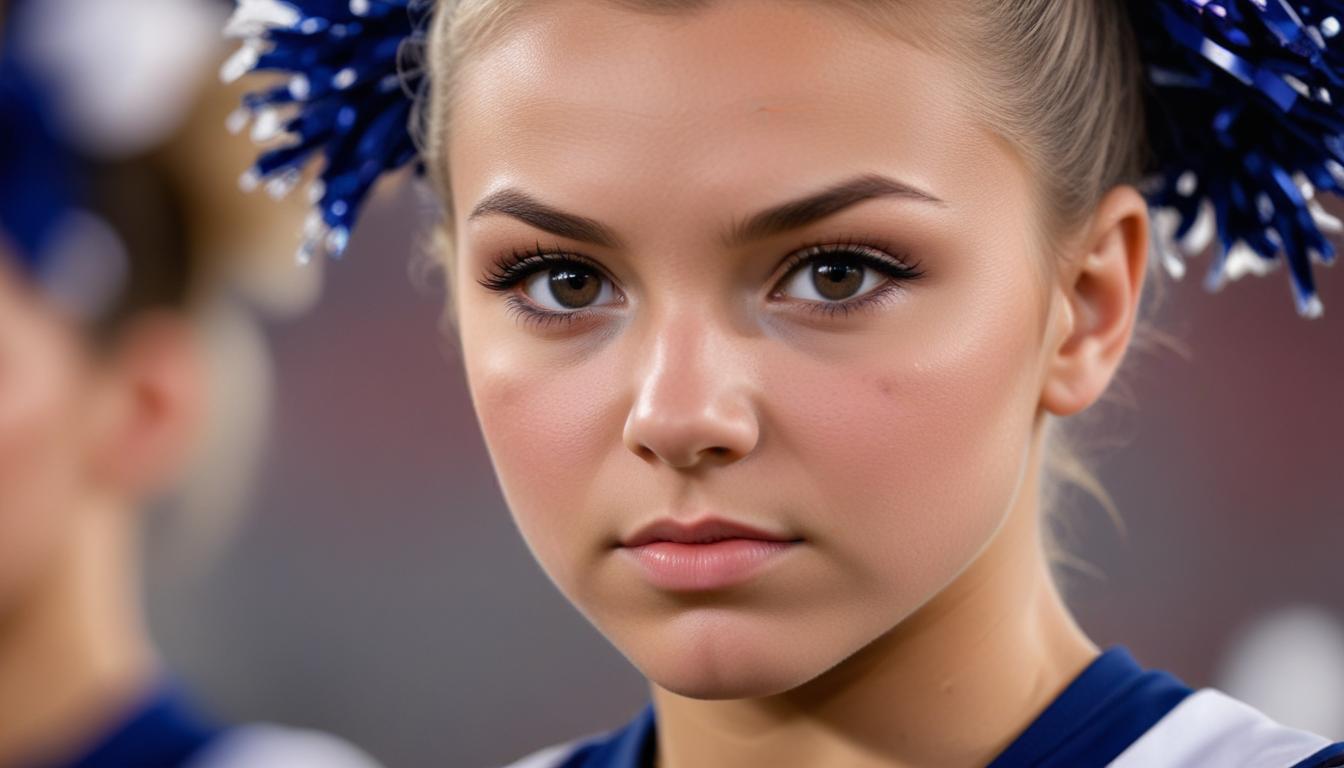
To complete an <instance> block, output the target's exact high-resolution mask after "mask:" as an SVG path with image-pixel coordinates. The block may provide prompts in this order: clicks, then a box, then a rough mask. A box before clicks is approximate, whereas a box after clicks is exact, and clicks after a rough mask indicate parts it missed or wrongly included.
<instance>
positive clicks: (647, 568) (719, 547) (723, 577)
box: [619, 518, 803, 592]
mask: <svg viewBox="0 0 1344 768" xmlns="http://www.w3.org/2000/svg"><path fill="white" fill-rule="evenodd" d="M802 543H803V539H801V538H798V537H792V536H788V535H785V534H779V533H774V532H771V531H768V530H765V529H764V528H759V527H756V526H751V525H746V524H743V523H738V522H736V521H731V520H726V519H723V518H703V519H701V520H698V521H696V522H694V523H682V522H679V521H676V520H673V519H670V518H662V519H660V520H656V521H654V522H653V523H652V524H650V525H647V526H645V527H643V528H641V529H640V530H638V531H636V532H635V533H633V534H631V535H630V536H627V537H626V538H624V539H622V540H621V543H620V546H619V551H620V553H621V554H622V555H623V556H625V557H627V558H628V559H629V560H631V561H632V562H633V563H634V564H635V565H636V566H637V568H638V570H639V571H640V573H641V574H642V575H643V576H644V578H645V580H647V581H648V582H649V583H650V584H651V585H652V586H654V587H655V588H658V589H663V590H667V591H674V592H690V591H702V590H710V589H722V588H725V587H729V586H733V585H736V584H740V583H742V582H745V581H747V580H749V579H751V578H753V577H754V576H756V575H757V574H759V573H760V572H761V571H762V570H763V569H764V568H765V567H766V566H768V565H770V564H772V563H774V562H776V561H778V560H780V559H782V556H784V555H785V554H787V553H788V552H789V551H791V550H794V549H797V548H798V547H799V546H800V545H801V544H802Z"/></svg>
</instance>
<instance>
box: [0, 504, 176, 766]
mask: <svg viewBox="0 0 1344 768" xmlns="http://www.w3.org/2000/svg"><path fill="white" fill-rule="evenodd" d="M119 512H120V511H119V510H108V509H98V510H88V511H86V512H85V513H84V514H82V515H81V516H80V517H79V519H78V520H77V522H76V525H75V526H74V528H75V529H76V530H73V531H70V532H69V533H68V535H67V536H66V540H65V541H63V542H62V545H61V547H60V550H59V552H58V553H56V554H54V555H53V556H52V557H51V558H50V559H49V562H47V563H46V564H45V567H44V568H43V570H42V571H40V572H39V573H37V574H35V575H34V578H33V579H32V580H31V581H29V582H28V583H26V584H25V585H24V587H23V589H22V590H21V593H20V595H19V596H18V599H17V602H15V603H12V604H11V605H8V606H6V607H5V611H4V612H3V613H0V712H3V713H5V714H4V721H5V723H4V727H3V728H0V768H4V767H5V766H12V765H17V764H20V763H23V764H31V762H33V761H36V762H38V763H39V764H40V763H45V762H60V761H62V760H64V759H68V758H70V757H71V756H72V753H73V752H78V751H79V750H80V749H81V748H83V747H84V745H86V744H88V743H89V742H90V741H91V740H93V739H96V738H97V737H98V735H99V734H100V733H101V732H102V731H103V730H104V729H105V728H107V727H109V726H110V725H111V724H112V723H113V722H114V720H115V718H116V717H117V716H118V715H119V714H120V713H122V712H123V711H124V710H125V708H126V707H127V706H129V705H130V704H131V703H132V702H133V701H134V700H135V699H136V697H138V696H140V695H142V694H143V692H144V691H145V690H146V689H147V688H148V687H149V686H150V684H151V681H152V680H153V678H154V674H155V672H154V667H155V663H154V657H153V652H152V649H151V646H150V643H149V640H148V636H147V634H146V632H145V631H144V629H143V623H142V620H141V607H140V603H139V599H138V590H137V589H136V585H137V582H138V578H137V571H136V569H135V567H134V565H133V564H134V563H135V562H137V558H136V542H135V534H136V531H135V527H134V525H133V522H134V521H133V515H129V514H120V513H119Z"/></svg>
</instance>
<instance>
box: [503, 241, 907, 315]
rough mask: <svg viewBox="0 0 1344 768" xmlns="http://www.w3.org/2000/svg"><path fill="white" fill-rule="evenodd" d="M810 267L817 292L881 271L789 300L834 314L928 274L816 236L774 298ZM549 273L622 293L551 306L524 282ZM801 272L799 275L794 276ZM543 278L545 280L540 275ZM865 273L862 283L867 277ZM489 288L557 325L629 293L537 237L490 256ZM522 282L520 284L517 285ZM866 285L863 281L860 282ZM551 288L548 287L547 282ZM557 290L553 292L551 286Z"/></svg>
mask: <svg viewBox="0 0 1344 768" xmlns="http://www.w3.org/2000/svg"><path fill="white" fill-rule="evenodd" d="M808 269H810V270H811V271H812V273H811V275H810V277H811V281H812V283H811V285H810V286H805V287H808V288H810V289H811V290H812V292H813V293H815V294H817V295H818V296H820V295H821V292H820V291H818V290H817V288H821V289H823V290H828V291H829V290H832V289H834V288H835V287H837V286H840V287H844V285H845V284H846V283H843V282H841V281H847V283H851V284H852V283H853V276H854V275H855V274H860V275H872V274H874V273H875V274H876V275H877V276H880V277H881V278H883V279H882V281H881V282H880V283H877V284H876V285H873V286H871V287H869V288H868V289H867V290H865V291H863V292H862V293H860V294H858V295H857V296H853V297H845V298H842V299H838V300H811V299H803V300H794V301H790V302H788V303H791V304H796V305H798V306H799V307H800V308H801V310H802V311H804V312H809V313H813V314H814V315H816V316H820V317H824V318H832V317H836V316H841V317H844V316H848V315H849V314H850V313H851V312H854V311H858V310H862V309H868V308H873V307H876V306H879V305H880V304H881V303H883V302H884V301H886V300H887V299H889V298H892V297H893V295H894V294H895V292H897V291H899V290H901V289H902V288H904V287H905V284H907V283H909V282H912V281H915V280H918V279H919V278H921V277H923V276H924V272H923V270H922V269H921V268H920V265H919V263H918V262H912V261H911V260H910V259H909V257H908V256H907V255H904V254H892V253H890V252H889V251H888V250H887V249H884V248H883V247H881V246H878V245H873V244H869V243H868V242H865V241H862V240H860V239H856V238H851V237H842V238H834V239H828V240H818V241H814V242H810V243H807V244H805V245H804V246H803V247H801V248H798V249H797V250H794V251H792V252H791V253H790V254H789V255H788V256H787V257H785V259H784V262H783V264H782V265H781V267H780V270H781V271H782V272H783V275H782V277H781V278H780V279H779V281H778V283H779V285H780V286H781V287H777V288H775V289H773V290H772V291H771V292H770V297H771V298H781V297H783V296H785V295H787V294H785V292H784V291H785V287H784V286H786V284H790V283H794V282H797V277H806V276H805V275H799V274H798V273H800V272H802V271H803V270H808ZM541 273H547V274H549V276H550V281H551V282H553V283H558V282H560V281H573V280H575V279H577V278H580V277H584V276H586V277H587V279H590V280H600V281H607V282H610V283H611V284H612V286H613V291H612V292H613V294H615V295H616V296H617V297H618V298H617V300H616V301H614V302H611V303H609V304H601V305H589V306H584V307H576V308H574V309H572V310H556V309H548V308H546V307H543V306H541V305H540V304H538V303H537V302H536V301H534V300H532V299H530V298H527V296H526V288H527V287H529V285H530V284H531V282H532V281H533V278H534V277H536V276H538V275H539V274H541ZM795 275H797V277H795ZM536 282H538V283H540V284H543V285H544V284H545V283H546V282H547V281H546V280H539V281H536ZM868 282H869V280H867V279H866V277H865V278H863V279H862V280H861V283H864V284H866V283H868ZM477 283H478V284H480V285H481V286H482V287H484V288H485V289H487V290H489V291H492V292H494V293H498V294H501V295H502V296H503V299H504V301H505V303H506V306H507V309H508V311H509V313H510V314H511V315H515V316H516V317H517V318H518V319H519V320H520V321H522V322H523V323H524V324H525V325H527V326H529V327H538V328H549V327H554V326H556V325H564V326H569V325H572V324H573V323H575V322H578V321H580V320H583V319H585V318H588V317H590V316H593V315H595V314H597V311H596V310H595V309H594V307H597V306H619V305H620V304H623V303H624V301H625V299H624V297H623V296H622V295H621V294H620V291H619V290H615V289H614V286H615V282H614V281H613V280H612V279H611V278H610V277H609V276H607V274H606V272H605V270H603V269H602V267H601V266H600V265H599V264H597V262H595V261H593V260H592V259H589V258H588V257H586V256H584V255H582V254H579V253H574V252H570V251H566V250H563V249H559V248H545V247H543V246H542V245H541V243H540V242H537V243H536V244H535V245H534V246H533V247H532V248H529V249H526V250H519V249H514V250H512V251H510V252H509V253H506V254H504V255H502V256H500V257H498V258H496V259H495V260H493V261H492V263H491V265H490V267H489V271H488V272H487V274H486V275H485V276H483V277H482V278H480V279H479V280H477ZM520 286H522V288H523V289H522V290H519V287H520ZM860 287H862V285H861V286H860ZM546 289H547V290H549V288H546ZM552 295H554V292H552Z"/></svg>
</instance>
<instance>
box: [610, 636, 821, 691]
mask: <svg viewBox="0 0 1344 768" xmlns="http://www.w3.org/2000/svg"><path fill="white" fill-rule="evenodd" d="M817 650H818V649H816V648H808V647H806V646H805V645H804V644H800V643H798V642H796V640H794V641H790V640H787V639H781V638H779V637H777V636H776V637H772V638H768V639H767V638H760V637H754V636H753V635H752V634H749V633H745V632H738V633H730V632H724V633H721V634H720V633H712V632H700V633H695V632H693V633H691V634H690V635H689V636H688V635H687V634H684V633H678V632H676V631H672V630H669V631H665V632H663V633H659V635H658V636H657V637H656V638H654V640H653V644H652V646H651V647H646V648H643V649H640V651H642V652H640V651H637V652H635V653H627V657H628V658H629V659H630V660H631V662H632V663H634V665H635V666H636V667H637V668H638V669H639V671H640V672H641V673H642V674H643V675H644V677H646V678H648V679H649V680H650V681H651V682H653V683H655V684H656V685H658V686H659V687H660V688H663V689H665V690H668V691H670V692H672V693H675V694H677V695H679V696H685V697H687V698H692V699H748V698H759V697H763V696H773V695H776V694H780V693H784V692H785V691H788V690H791V689H793V688H796V687H798V686H800V685H802V684H804V683H806V682H807V681H809V680H811V679H813V678H815V677H816V676H817V675H819V674H821V673H822V672H823V671H825V669H826V668H827V667H828V666H829V664H828V663H827V662H826V661H825V660H824V659H813V658H810V657H811V655H813V654H814V653H815V652H816V651H817Z"/></svg>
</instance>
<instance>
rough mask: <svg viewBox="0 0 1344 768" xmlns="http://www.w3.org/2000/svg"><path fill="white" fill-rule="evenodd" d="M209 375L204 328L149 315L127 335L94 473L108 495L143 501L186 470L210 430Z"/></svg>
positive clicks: (117, 348)
mask: <svg viewBox="0 0 1344 768" xmlns="http://www.w3.org/2000/svg"><path fill="white" fill-rule="evenodd" d="M204 387H205V369H204V361H203V359H202V358H201V352H200V341H199V339H198V337H197V332H196V329H195V328H193V327H192V326H191V324H190V323H189V321H187V320H186V319H184V318H183V317H181V316H180V315H175V314H171V313H168V312H162V313H147V314H145V315H143V316H141V317H138V318H136V319H134V320H132V321H131V322H130V324H129V325H128V326H127V327H126V328H124V329H122V330H121V331H120V333H119V335H118V337H117V339H116V341H115V343H114V346H113V349H112V350H111V351H110V352H109V357H108V360H107V368H106V372H105V377H104V380H103V382H102V388H103V391H102V392H101V397H100V399H99V400H100V402H99V408H98V409H97V417H96V419H95V423H94V430H95V434H94V435H93V441H92V443H91V445H92V448H93V454H92V456H91V459H92V471H93V473H94V474H95V478H94V480H95V482H96V484H97V485H98V486H99V487H100V488H102V489H103V490H104V491H105V492H108V493H110V494H113V495H114V496H116V497H120V498H123V499H127V500H129V501H130V502H132V503H135V502H139V501H142V500H144V499H145V498H147V497H149V496H152V495H153V494H155V493H157V492H159V491H161V490H164V489H165V487H166V486H167V485H168V484H169V483H170V482H171V480H172V478H173V477H174V476H176V474H177V473H178V472H179V471H181V470H182V469H183V466H184V464H185V462H186V461H187V460H188V459H189V457H190V453H191V450H192V448H193V447H194V445H195V442H196V437H197V434H198V432H199V430H200V428H201V426H202V418H203V416H204V406H205V391H204Z"/></svg>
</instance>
